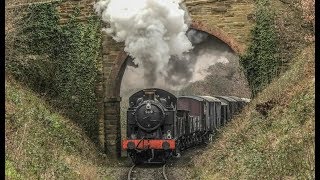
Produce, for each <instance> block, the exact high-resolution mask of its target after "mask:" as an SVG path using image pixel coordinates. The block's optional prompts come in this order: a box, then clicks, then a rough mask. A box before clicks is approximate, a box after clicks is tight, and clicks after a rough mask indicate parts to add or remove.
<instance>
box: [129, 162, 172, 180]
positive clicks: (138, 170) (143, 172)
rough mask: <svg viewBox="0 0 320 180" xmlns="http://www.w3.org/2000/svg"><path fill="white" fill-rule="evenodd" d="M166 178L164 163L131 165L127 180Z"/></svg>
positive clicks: (158, 179) (160, 179)
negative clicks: (160, 164)
mask: <svg viewBox="0 0 320 180" xmlns="http://www.w3.org/2000/svg"><path fill="white" fill-rule="evenodd" d="M151 179H154V180H163V179H164V180H168V177H167V174H166V165H165V164H164V165H162V166H159V165H141V166H137V165H133V166H131V168H130V169H129V172H128V180H151Z"/></svg>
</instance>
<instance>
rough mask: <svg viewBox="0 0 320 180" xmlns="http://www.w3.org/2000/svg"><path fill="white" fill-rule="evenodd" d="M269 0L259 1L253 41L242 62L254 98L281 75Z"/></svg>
mask: <svg viewBox="0 0 320 180" xmlns="http://www.w3.org/2000/svg"><path fill="white" fill-rule="evenodd" d="M268 2H269V1H268V0H259V1H256V3H257V10H256V14H255V20H256V23H255V26H254V28H253V30H252V32H251V33H252V41H251V43H250V46H249V48H248V50H247V52H246V54H245V55H243V56H242V57H241V58H240V62H241V64H242V67H243V69H244V72H245V75H246V76H247V79H248V82H249V86H250V88H251V91H252V96H253V97H254V96H256V95H257V93H258V92H260V91H261V90H262V89H263V88H264V87H265V86H266V85H268V84H269V83H270V82H271V80H272V79H273V78H274V77H276V76H277V75H278V74H279V69H280V66H281V61H280V59H279V58H278V53H279V51H278V46H277V45H278V42H277V36H276V31H275V27H274V13H273V12H272V10H271V8H269V4H268Z"/></svg>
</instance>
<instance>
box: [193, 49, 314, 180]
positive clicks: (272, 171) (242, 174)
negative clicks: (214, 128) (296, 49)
mask: <svg viewBox="0 0 320 180" xmlns="http://www.w3.org/2000/svg"><path fill="white" fill-rule="evenodd" d="M314 53H315V49H314V44H311V45H310V46H308V47H307V48H305V49H303V50H302V51H301V52H300V53H299V55H298V56H296V58H294V59H293V61H292V62H291V65H290V68H289V70H288V71H287V72H286V73H284V74H283V75H282V76H281V77H280V78H279V79H277V80H275V81H274V82H272V83H271V84H270V85H269V86H268V87H267V88H266V89H265V90H264V91H262V92H261V93H260V94H259V95H258V96H257V98H255V99H254V100H253V101H252V102H251V103H250V105H249V106H248V107H246V109H245V110H244V111H243V112H242V113H241V114H240V115H239V116H238V117H236V118H235V119H234V120H233V121H232V122H231V123H230V124H228V125H227V126H226V127H225V128H224V129H223V130H222V132H220V133H219V138H217V141H216V142H215V143H213V144H212V145H210V147H209V149H208V150H207V151H206V152H205V153H204V154H202V155H201V156H200V157H199V158H197V159H194V160H193V162H192V163H194V168H193V174H194V177H195V178H199V179H314V178H315V171H314V169H315V159H314V155H315V154H314V149H315V141H314V136H315V134H314V130H315V124H314V122H315V120H314V112H315V108H314V102H315V91H314V88H315V81H314V73H315V72H314V63H315V62H314V59H315V56H314ZM268 101H273V102H274V104H273V105H272V107H271V108H269V109H266V111H267V116H264V115H262V114H261V113H259V111H257V110H256V106H257V105H263V104H264V103H265V102H268Z"/></svg>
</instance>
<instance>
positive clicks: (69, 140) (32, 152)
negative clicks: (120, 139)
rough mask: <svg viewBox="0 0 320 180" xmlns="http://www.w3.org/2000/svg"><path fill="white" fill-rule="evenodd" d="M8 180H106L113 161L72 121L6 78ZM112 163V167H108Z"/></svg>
mask: <svg viewBox="0 0 320 180" xmlns="http://www.w3.org/2000/svg"><path fill="white" fill-rule="evenodd" d="M5 86H6V106H5V110H6V113H5V117H6V119H5V126H6V127H5V141H6V142H5V150H6V178H7V179H37V178H40V179H61V178H63V179H65V178H68V179H105V178H106V177H109V176H110V170H109V169H108V168H107V167H109V165H110V163H111V162H110V161H109V160H107V159H105V158H104V157H102V156H100V155H99V151H98V150H97V149H96V148H95V145H94V144H93V143H92V142H91V141H90V139H89V138H88V137H87V136H86V135H85V133H84V132H83V131H82V130H81V129H80V128H79V127H78V126H77V125H75V124H74V123H73V122H72V121H70V120H69V119H66V118H65V117H63V116H61V115H59V114H57V113H55V112H54V110H53V109H52V108H51V107H50V106H49V105H48V104H47V103H46V102H45V101H43V100H41V99H40V98H39V96H38V95H36V94H34V93H33V92H32V91H30V90H28V89H26V88H25V87H22V86H21V85H20V84H19V83H17V82H16V81H14V80H13V79H12V78H11V77H10V76H9V77H8V78H6V83H5ZM107 164H108V166H107Z"/></svg>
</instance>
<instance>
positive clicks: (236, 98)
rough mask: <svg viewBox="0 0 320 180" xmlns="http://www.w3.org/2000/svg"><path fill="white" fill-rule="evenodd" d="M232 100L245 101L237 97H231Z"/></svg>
mask: <svg viewBox="0 0 320 180" xmlns="http://www.w3.org/2000/svg"><path fill="white" fill-rule="evenodd" d="M230 97H231V98H232V99H235V100H237V101H243V99H241V98H239V97H237V96H230Z"/></svg>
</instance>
